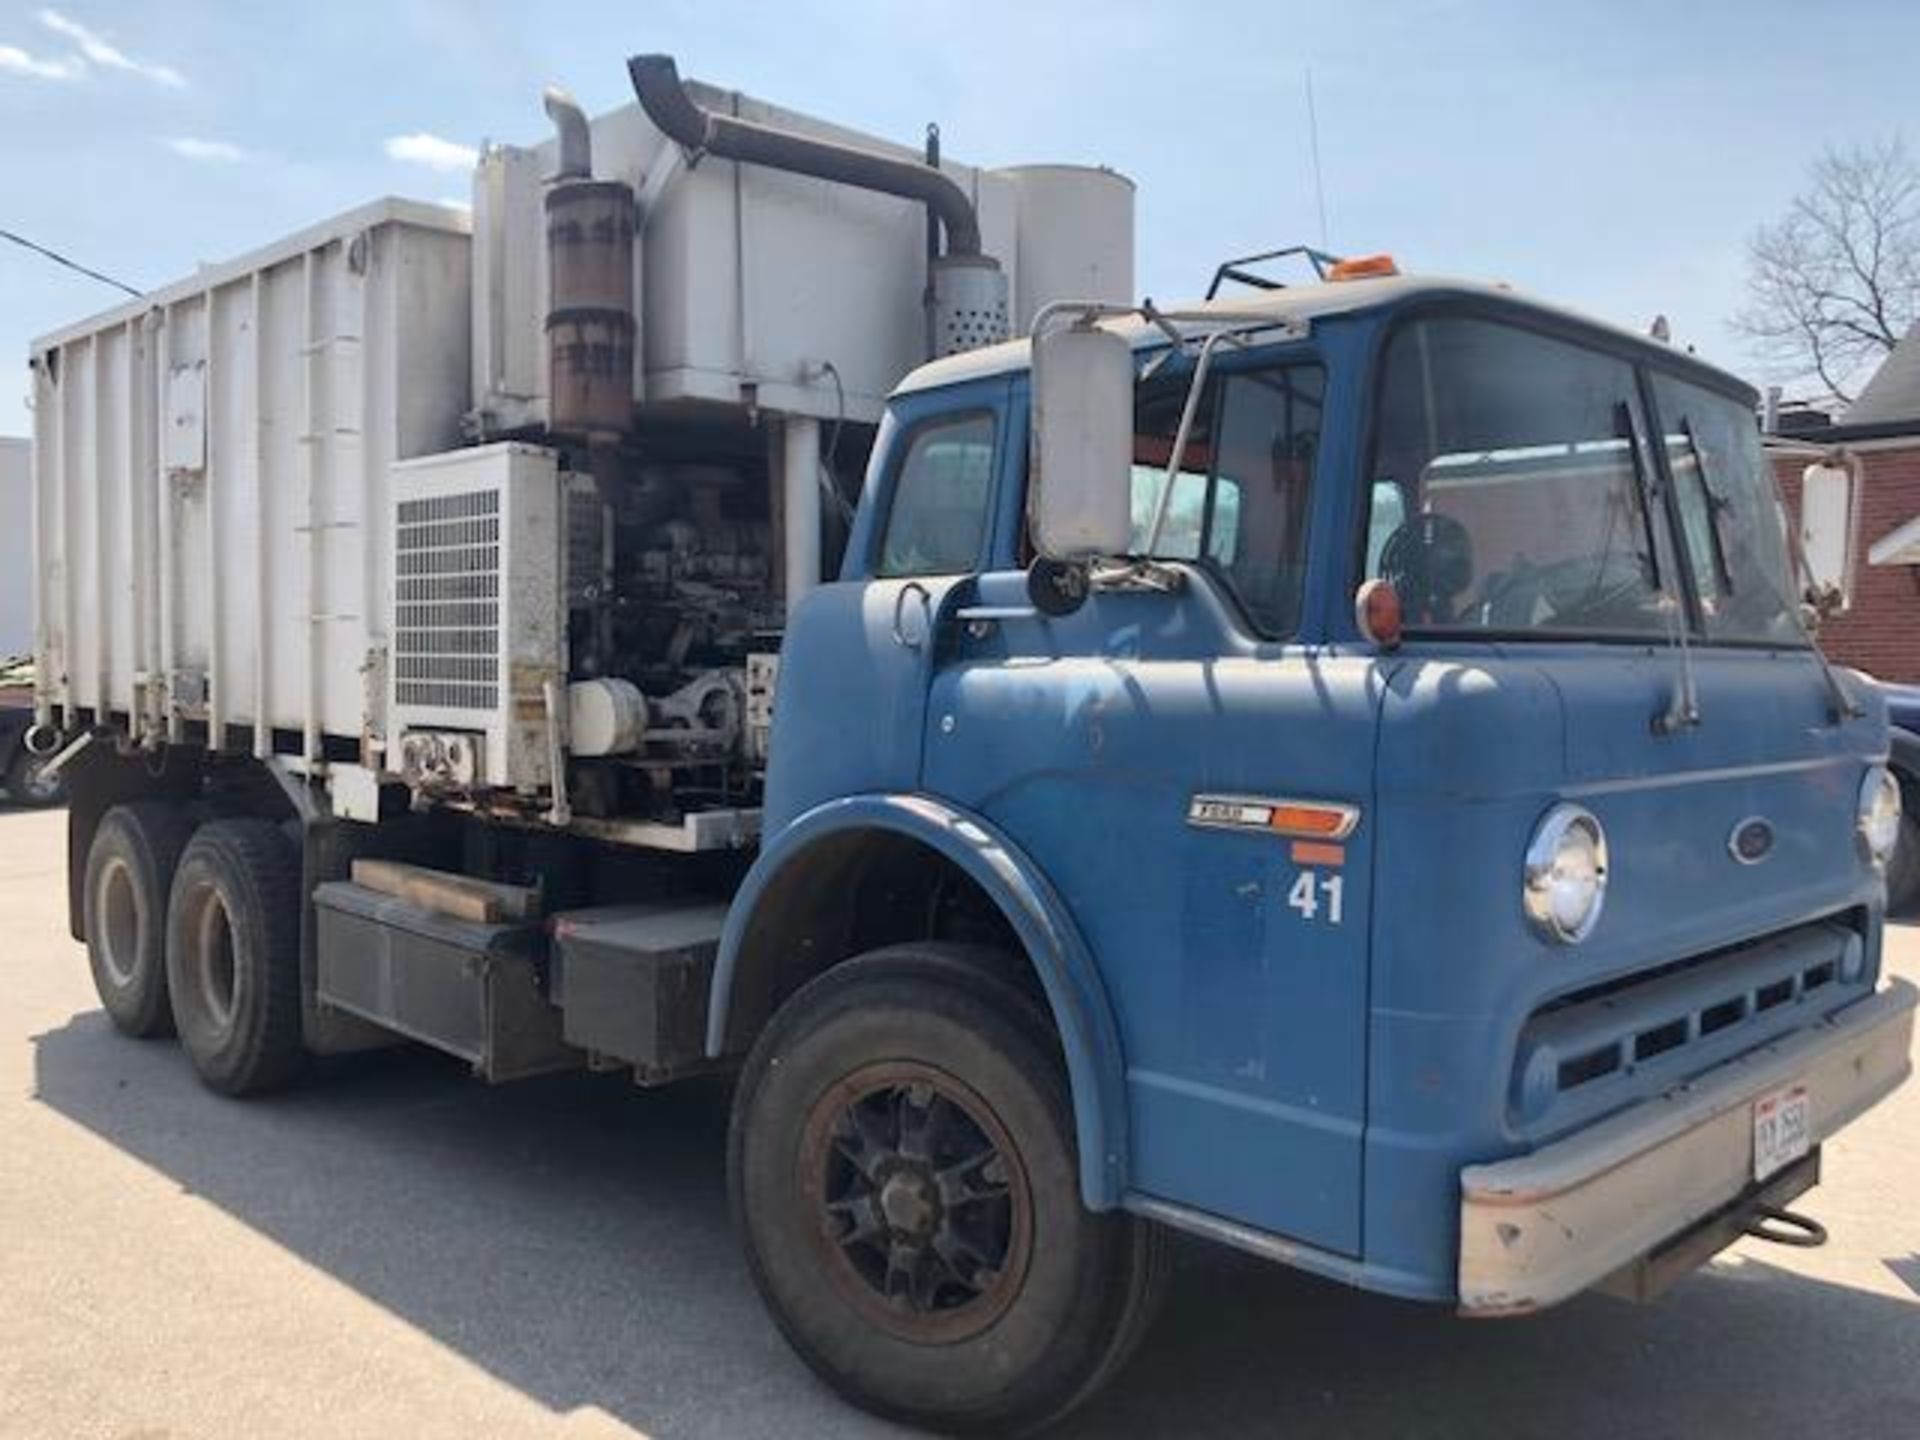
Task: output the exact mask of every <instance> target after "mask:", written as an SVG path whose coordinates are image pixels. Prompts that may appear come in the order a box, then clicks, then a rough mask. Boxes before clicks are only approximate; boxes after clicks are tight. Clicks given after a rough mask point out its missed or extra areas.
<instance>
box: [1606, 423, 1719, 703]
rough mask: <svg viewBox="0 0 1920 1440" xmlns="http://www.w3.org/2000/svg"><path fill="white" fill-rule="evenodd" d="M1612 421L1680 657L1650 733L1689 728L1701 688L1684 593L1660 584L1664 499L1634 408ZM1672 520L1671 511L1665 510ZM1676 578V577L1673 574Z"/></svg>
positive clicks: (1670, 634) (1657, 590)
mask: <svg viewBox="0 0 1920 1440" xmlns="http://www.w3.org/2000/svg"><path fill="white" fill-rule="evenodd" d="M1614 421H1615V424H1616V425H1618V427H1619V431H1620V437H1621V438H1622V439H1624V440H1625V441H1626V442H1627V453H1628V454H1629V455H1630V456H1631V457H1632V459H1633V477H1634V479H1635V480H1636V481H1637V482H1638V486H1639V491H1640V513H1641V515H1642V517H1643V518H1644V519H1645V521H1646V527H1647V558H1648V561H1649V565H1648V569H1649V571H1650V572H1651V578H1652V580H1653V587H1654V593H1655V594H1657V595H1658V596H1659V597H1660V608H1661V610H1662V611H1664V612H1665V614H1666V619H1667V640H1668V643H1669V644H1671V645H1672V646H1673V649H1674V653H1675V654H1676V655H1678V656H1679V659H1680V668H1679V674H1678V675H1677V676H1676V677H1675V678H1674V686H1673V695H1672V697H1671V698H1670V699H1669V700H1668V701H1667V708H1666V709H1664V710H1662V711H1660V712H1659V713H1658V714H1657V715H1655V716H1654V717H1653V733H1654V734H1656V735H1671V734H1673V733H1674V732H1675V731H1677V730H1690V729H1692V728H1693V727H1694V726H1696V725H1698V724H1699V723H1700V690H1699V687H1698V686H1697V685H1696V684H1695V683H1694V678H1693V647H1692V644H1691V637H1690V636H1689V634H1688V632H1689V631H1690V630H1692V628H1693V617H1692V616H1691V615H1689V614H1688V613H1687V601H1686V593H1685V591H1684V590H1682V589H1681V587H1680V586H1678V585H1675V586H1674V587H1673V590H1672V591H1671V592H1669V591H1668V588H1667V586H1666V585H1665V584H1664V583H1662V582H1663V581H1664V579H1665V578H1666V577H1664V576H1663V575H1661V573H1660V545H1659V541H1658V540H1657V539H1656V533H1657V532H1656V531H1655V528H1654V520H1653V513H1654V506H1655V505H1656V504H1658V505H1660V506H1661V507H1662V508H1663V509H1665V505H1666V498H1665V496H1664V495H1663V494H1662V492H1661V487H1660V486H1659V485H1658V484H1657V483H1655V482H1654V480H1653V479H1652V478H1651V477H1650V476H1649V474H1648V469H1649V467H1648V465H1647V463H1646V462H1647V458H1648V457H1647V456H1646V454H1645V453H1644V452H1643V451H1642V449H1641V446H1642V445H1643V444H1644V443H1645V442H1644V441H1643V440H1642V439H1641V437H1640V432H1639V429H1638V427H1636V426H1635V425H1634V423H1633V411H1632V409H1631V408H1630V407H1629V406H1628V405H1627V403H1626V401H1624V400H1623V401H1621V402H1620V403H1619V404H1618V405H1616V406H1615V407H1614ZM1666 514H1667V516H1668V518H1669V520H1671V518H1672V514H1673V512H1672V511H1671V510H1667V511H1666ZM1675 579H1678V576H1677V574H1676V576H1675Z"/></svg>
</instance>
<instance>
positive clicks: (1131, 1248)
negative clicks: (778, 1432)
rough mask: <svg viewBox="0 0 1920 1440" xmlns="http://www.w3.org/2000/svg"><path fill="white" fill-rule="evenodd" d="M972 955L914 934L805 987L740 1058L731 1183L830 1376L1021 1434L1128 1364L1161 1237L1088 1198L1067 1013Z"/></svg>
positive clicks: (765, 1280)
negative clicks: (1053, 1011)
mask: <svg viewBox="0 0 1920 1440" xmlns="http://www.w3.org/2000/svg"><path fill="white" fill-rule="evenodd" d="M968 961H969V956H968V953H967V952H965V951H963V950H961V949H959V948H958V947H947V946H940V945H918V946H903V947H896V948H893V949H889V950H883V951H878V952H875V953H873V954H871V955H868V956H864V957H862V958H860V959H858V960H854V961H851V962H848V963H847V964H845V965H842V966H839V967H837V968H836V969H834V970H831V971H829V972H828V973H827V974H826V975H824V976H822V977H821V978H819V979H817V980H815V981H814V982H813V983H812V984H810V985H808V986H807V987H806V988H805V989H803V990H801V991H800V992H799V994H797V995H796V996H794V997H793V999H792V1000H790V1001H789V1002H788V1003H787V1004H786V1005H785V1006H784V1007H783V1008H782V1009H781V1011H780V1013H779V1014H778V1015H776V1016H775V1018H774V1020H773V1022H772V1024H771V1025H770V1026H769V1027H768V1028H767V1030H766V1031H765V1032H764V1033H763V1034H762V1036H761V1038H760V1041H759V1043H758V1044H757V1045H755V1047H754V1049H753V1053H752V1054H751V1056H750V1057H749V1058H748V1061H747V1064H746V1068H745V1070H744V1071H743V1073H742V1076H741V1080H740V1085H739V1089H738V1091H737V1092H736V1096H735V1102H734V1112H733V1125H732V1134H731V1145H730V1155H729V1160H730V1164H729V1182H730V1185H731V1189H732V1200H733V1208H734V1213H735V1216H736V1218H737V1220H738V1223H739V1225H740V1227H741V1229H742V1231H743V1232H744V1236H745V1242H746V1251H747V1259H748V1264H749V1267H750V1268H751V1270H752V1273H753V1277H754V1281H755V1283H756V1284H757V1285H758V1286H759V1288H760V1293H761V1295H762V1296H763V1297H764V1298H765V1300H766V1302H767V1304H768V1306H769V1308H770V1309H771V1310H772V1312H773V1315H774V1318H775V1319H776V1321H777V1322H778V1323H779V1325H780V1328H781V1330H782V1331H783V1332H784V1333H785V1335H786V1337H787V1339H788V1341H789V1342H790V1343H791V1344H792V1345H793V1347H794V1349H795V1350H797V1351H798V1352H799V1354H800V1355H801V1357H802V1358H803V1359H804V1360H806V1362H807V1363H808V1364H809V1365H810V1366H812V1367H813V1369H814V1370H815V1371H816V1372H817V1373H818V1374H819V1375H820V1376H821V1377H822V1378H824V1379H825V1380H826V1381H827V1382H828V1383H829V1384H830V1385H832V1386H833V1387H834V1388H835V1389H836V1390H838V1391H840V1393H841V1394H843V1395H845V1396H846V1397H847V1398H848V1399H850V1400H852V1401H853V1402H854V1403H855V1404H858V1405H860V1406H863V1407H864V1408H866V1409H869V1410H872V1411H875V1412H877V1413H879V1414H881V1415H885V1416H887V1417H889V1418H892V1419H897V1420H904V1421H907V1422H909V1423H912V1424H918V1425H923V1426H931V1427H933V1428H936V1429H940V1430H945V1431H949V1432H963V1433H976V1434H995V1435H1010V1434H1021V1433H1025V1432H1028V1431H1031V1430H1033V1429H1037V1428H1039V1427H1042V1426H1045V1425H1047V1424H1050V1423H1052V1422H1053V1421H1055V1420H1057V1419H1059V1418H1060V1417H1061V1416H1063V1415H1064V1414H1066V1413H1067V1411H1069V1410H1071V1409H1072V1408H1073V1407H1074V1406H1076V1405H1078V1404H1079V1403H1080V1402H1081V1401H1083V1400H1085V1399H1086V1398H1087V1397H1088V1396H1089V1395H1091V1394H1092V1393H1093V1391H1094V1390H1095V1389H1096V1388H1098V1386H1099V1385H1100V1384H1101V1383H1103V1382H1104V1381H1105V1380H1106V1378H1107V1377H1108V1376H1109V1375H1111V1374H1112V1373H1113V1372H1114V1370H1116V1369H1117V1368H1118V1366H1119V1365H1120V1363H1121V1362H1122V1361H1123V1360H1124V1359H1125V1357H1126V1354H1127V1353H1128V1352H1129V1351H1130V1350H1131V1349H1132V1347H1133V1345H1134V1343H1135V1341H1136V1340H1137V1339H1138V1337H1139V1335H1140V1333H1141V1331H1142V1330H1143V1329H1144V1328H1145V1323H1146V1320H1147V1318H1148V1317H1149V1316H1150V1314H1151V1312H1152V1309H1153V1301H1154V1298H1155V1297H1156V1295H1157V1292H1158V1289H1159V1285H1160V1281H1161V1279H1162V1278H1163V1276H1164V1272H1165V1263H1164V1248H1163V1241H1162V1238H1161V1236H1160V1235H1159V1233H1158V1231H1157V1230H1155V1229H1154V1227H1152V1226H1150V1225H1148V1224H1146V1223H1145V1222H1142V1221H1139V1220H1136V1219H1134V1218H1132V1217H1130V1216H1126V1215H1122V1214H1118V1213H1114V1214H1104V1215H1103V1214H1095V1213H1092V1212H1090V1211H1088V1210H1087V1209H1085V1208H1084V1207H1083V1206H1082V1205H1081V1203H1080V1192H1079V1179H1078V1164H1077V1160H1076V1153H1075V1145H1074V1130H1073V1114H1072V1107H1071V1104H1070V1102H1069V1099H1068V1092H1067V1083H1066V1077H1065V1074H1064V1071H1063V1067H1062V1064H1061V1060H1060V1056H1059V1049H1058V1046H1057V1044H1056V1042H1055V1040H1054V1037H1053V1034H1052V1030H1051V1026H1050V1025H1049V1024H1048V1023H1047V1020H1046V1018H1045V1016H1044V1014H1043V1012H1041V1011H1040V1010H1039V1008H1038V1007H1037V1006H1036V1005H1035V1004H1034V1002H1033V1001H1032V1000H1030V999H1029V998H1028V997H1027V995H1026V994H1025V993H1023V992H1022V991H1020V990H1019V989H1017V988H1015V987H1014V986H1012V985H1010V984H1007V983H1005V982H1003V981H1001V980H998V979H995V978H992V977H991V975H989V974H988V973H985V972H983V970H982V969H981V968H979V967H978V966H976V965H973V964H970V963H968Z"/></svg>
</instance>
